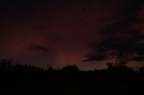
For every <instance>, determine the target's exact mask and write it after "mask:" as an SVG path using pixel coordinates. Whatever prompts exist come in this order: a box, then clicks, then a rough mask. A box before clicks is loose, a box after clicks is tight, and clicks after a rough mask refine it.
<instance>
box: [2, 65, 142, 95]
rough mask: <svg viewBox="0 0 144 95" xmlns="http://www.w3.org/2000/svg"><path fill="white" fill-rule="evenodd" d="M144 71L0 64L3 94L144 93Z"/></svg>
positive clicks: (120, 94) (90, 94)
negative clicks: (45, 67) (55, 68)
mask: <svg viewBox="0 0 144 95" xmlns="http://www.w3.org/2000/svg"><path fill="white" fill-rule="evenodd" d="M143 86H144V75H143V73H140V72H134V71H133V70H131V69H129V68H126V67H124V68H122V67H121V68H109V69H105V70H95V71H80V70H79V69H78V68H77V67H76V66H66V67H64V68H62V69H59V70H54V69H53V68H51V67H50V68H48V69H47V70H43V69H40V68H36V67H33V66H27V65H25V66H23V65H10V64H8V63H7V64H2V65H0V87H1V89H0V95H144V87H143Z"/></svg>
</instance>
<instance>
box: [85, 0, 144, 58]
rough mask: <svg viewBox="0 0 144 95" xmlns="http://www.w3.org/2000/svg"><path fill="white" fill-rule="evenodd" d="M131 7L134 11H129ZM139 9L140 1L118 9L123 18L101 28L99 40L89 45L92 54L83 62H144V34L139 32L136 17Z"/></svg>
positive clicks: (138, 22) (138, 23)
mask: <svg viewBox="0 0 144 95" xmlns="http://www.w3.org/2000/svg"><path fill="white" fill-rule="evenodd" d="M134 1H135V2H134ZM135 4H137V5H135ZM132 7H134V8H136V9H134V10H133V11H131V9H132ZM141 7H142V4H141V0H140V1H139V2H138V1H136V0H132V2H131V3H130V4H129V5H126V6H124V9H120V8H118V9H120V10H119V12H120V13H121V12H123V16H122V17H121V18H120V19H118V20H116V21H113V22H111V23H108V24H107V25H105V26H104V27H102V29H101V30H100V36H101V39H100V40H99V41H98V42H97V43H92V44H91V45H90V46H91V48H92V49H93V53H91V54H88V55H86V58H87V59H86V60H84V61H94V60H95V61H100V60H106V59H118V60H127V61H144V43H143V42H142V41H143V40H144V33H142V31H141V30H140V29H141V27H140V24H141V19H140V18H139V15H138V13H139V11H140V9H141ZM131 12H132V13H131Z"/></svg>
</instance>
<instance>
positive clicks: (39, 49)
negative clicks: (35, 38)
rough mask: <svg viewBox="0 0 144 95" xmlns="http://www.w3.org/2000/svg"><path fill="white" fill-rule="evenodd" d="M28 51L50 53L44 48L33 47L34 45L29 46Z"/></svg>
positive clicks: (39, 46) (40, 46)
mask: <svg viewBox="0 0 144 95" xmlns="http://www.w3.org/2000/svg"><path fill="white" fill-rule="evenodd" d="M29 49H30V50H31V51H43V52H49V51H50V50H49V49H48V48H47V47H46V46H42V45H34V44H31V45H30V46H29Z"/></svg>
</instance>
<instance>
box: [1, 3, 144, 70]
mask: <svg viewBox="0 0 144 95" xmlns="http://www.w3.org/2000/svg"><path fill="white" fill-rule="evenodd" d="M143 26H144V5H143V0H1V1H0V58H12V59H14V60H15V61H16V62H20V63H21V64H32V65H35V66H42V67H46V66H47V65H48V64H52V65H53V66H54V67H61V66H64V65H66V64H76V65H77V66H78V67H79V68H81V69H94V68H104V67H106V65H105V63H106V62H114V61H116V60H126V61H128V63H129V64H128V65H129V66H132V67H133V68H135V69H138V68H139V67H141V66H144V27H143Z"/></svg>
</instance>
